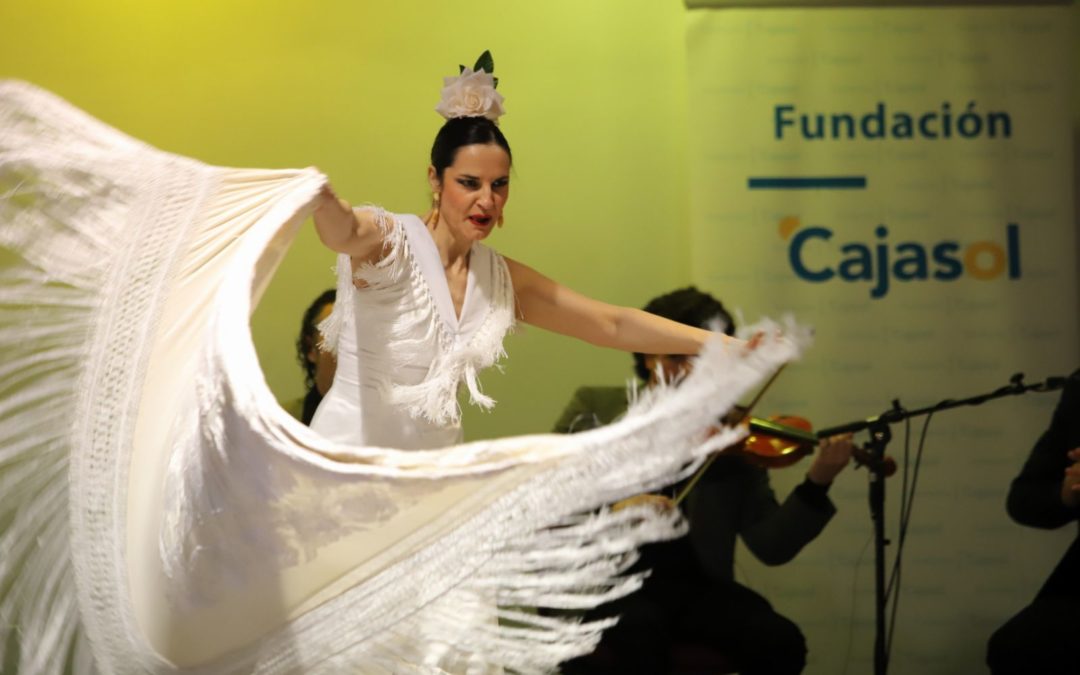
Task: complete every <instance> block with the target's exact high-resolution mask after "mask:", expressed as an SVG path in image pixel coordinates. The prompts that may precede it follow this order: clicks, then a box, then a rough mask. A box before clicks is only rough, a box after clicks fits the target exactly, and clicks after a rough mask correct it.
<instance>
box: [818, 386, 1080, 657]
mask: <svg viewBox="0 0 1080 675" xmlns="http://www.w3.org/2000/svg"><path fill="white" fill-rule="evenodd" d="M1077 373H1080V371H1077ZM1077 373H1074V374H1073V376H1072V377H1076V376H1077ZM1067 380H1068V378H1065V377H1051V378H1048V379H1047V380H1046V381H1045V382H1038V383H1036V384H1025V383H1024V374H1023V373H1017V374H1015V375H1013V376H1012V377H1011V378H1009V384H1007V385H1005V386H1004V387H1000V388H998V389H995V390H994V391H992V392H989V393H986V394H980V395H978V396H972V397H969V398H963V399H956V400H954V399H946V400H944V401H941V402H940V403H938V404H936V405H932V406H928V407H926V408H920V409H918V410H905V409H904V408H903V407H902V406H901V405H900V401H899V399H894V400H893V404H892V408H890V409H888V410H886V411H885V412H883V413H882V414H880V415H878V416H876V417H871V418H868V419H865V420H858V421H855V422H848V423H847V424H841V425H838V426H835V427H829V428H827V429H821V430H819V431H817V432H816V434H815V435H816V436H817V437H818V438H828V437H830V436H835V435H836V434H844V433H855V432H858V431H863V430H867V431H868V432H869V434H870V440H869V441H868V442H867V444H866V446H865V448H866V449H867V450H868V451H869V452H870V454H871V456H872V457H873V461H871V462H870V463H869V464H868V465H867V469H868V470H869V471H870V485H869V500H870V518H871V520H872V521H873V524H874V589H875V590H874V623H875V631H874V675H885V673H886V671H887V670H888V666H889V653H888V647H889V645H887V644H886V640H887V635H888V633H887V626H886V621H885V610H886V606H887V604H888V598H886V592H885V591H886V589H885V547H886V546H887V545H888V544H889V543H890V542H889V541H888V540H887V539H886V538H885V473H884V459H885V448H886V446H887V445H888V444H889V441H890V440H892V430H891V428H890V425H892V424H896V423H898V422H903V421H904V420H908V419H910V418H912V417H920V416H923V415H929V414H932V413H936V412H940V411H942V410H949V409H950V408H958V407H960V406H971V405H980V404H983V403H986V402H987V401H990V400H993V399H996V398H1002V397H1004V396H1019V395H1021V394H1026V393H1028V392H1029V391H1037V392H1044V391H1054V390H1057V389H1061V388H1062V387H1064V386H1065V383H1066V381H1067ZM898 554H899V553H898Z"/></svg>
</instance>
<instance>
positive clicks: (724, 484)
mask: <svg viewBox="0 0 1080 675" xmlns="http://www.w3.org/2000/svg"><path fill="white" fill-rule="evenodd" d="M645 311H647V312H652V313H653V314H658V315H660V316H663V317H666V318H668V319H672V320H674V321H679V322H682V323H685V324H689V325H692V326H698V327H701V328H708V329H712V330H720V331H723V332H724V333H727V334H731V333H733V332H734V328H735V327H734V325H733V321H732V318H731V316H730V315H729V314H728V312H727V311H725V309H724V307H723V305H721V304H720V302H719V301H717V300H716V299H715V298H713V297H712V296H710V295H708V294H705V293H702V292H700V291H698V290H697V289H696V288H693V287H690V288H685V289H682V290H678V291H674V292H672V293H668V294H667V295H663V296H661V297H659V298H656V299H655V300H652V301H651V302H650V303H649V304H648V305H646V306H645ZM634 360H635V371H636V372H637V375H638V377H640V378H641V379H642V380H643V381H644V382H645V383H646V384H647V386H652V385H655V384H656V383H657V381H658V377H660V375H661V374H662V376H663V377H664V379H665V380H668V381H674V382H677V381H678V379H679V378H680V377H681V375H682V374H683V373H684V372H686V371H687V370H688V369H689V367H691V366H692V361H690V360H688V359H687V358H685V357H682V356H671V355H652V354H635V355H634ZM658 366H659V368H658ZM626 407H627V392H626V388H625V387H583V388H581V389H579V390H578V391H577V392H576V393H575V394H574V398H573V400H572V401H571V403H570V405H569V406H568V407H567V408H566V410H565V412H564V413H563V415H562V417H561V418H560V419H559V422H558V423H557V425H556V428H555V430H556V431H559V432H576V431H584V430H586V429H590V428H593V427H596V426H600V425H603V424H607V423H609V422H611V421H612V420H614V419H615V418H617V417H619V416H620V415H621V414H622V413H623V412H625V410H626ZM851 449H852V448H851V441H850V435H848V436H843V437H837V438H833V439H829V440H828V441H825V442H823V443H822V444H821V447H820V448H819V449H818V451H817V452H816V454H815V455H814V460H813V463H812V464H811V466H810V469H809V472H808V474H807V478H806V480H805V481H804V482H803V483H802V484H800V485H799V486H798V487H796V488H795V490H794V491H793V492H792V493H791V495H789V496H788V498H787V499H786V500H785V501H784V503H783V504H782V505H781V504H778V503H777V501H776V497H775V496H774V494H773V491H772V488H771V487H770V486H769V475H768V473H767V472H766V471H765V469H762V468H759V467H757V466H752V465H750V464H749V463H747V462H746V461H745V460H744V459H742V458H741V457H737V456H725V455H720V456H718V457H717V458H716V459H715V461H714V462H713V463H712V465H711V466H710V467H709V469H708V470H707V471H706V473H705V474H704V476H703V477H702V478H701V480H700V482H698V484H697V485H696V486H695V487H694V488H693V490H692V491H691V492H690V494H689V496H688V497H687V498H686V500H685V501H684V502H683V503H682V505H681V506H680V508H682V509H683V514H684V516H685V517H686V518H687V520H688V522H689V525H690V532H689V535H688V536H686V537H684V538H681V539H677V540H674V541H669V542H661V543H657V544H651V545H649V546H647V547H645V549H643V550H642V558H641V560H640V561H639V562H638V563H637V564H636V565H635V566H634V570H635V571H636V570H641V569H651V570H652V574H651V575H650V576H649V577H648V578H647V579H646V580H645V585H644V587H643V588H642V589H641V590H640V591H638V592H637V593H634V594H632V595H629V596H627V597H625V598H622V599H620V600H617V601H615V602H613V603H611V604H608V605H605V606H603V607H600V608H598V609H597V610H595V612H596V613H595V614H590V616H589V618H596V617H597V616H615V615H618V616H620V619H619V623H618V624H617V625H616V626H614V627H613V628H611V629H609V630H608V631H606V632H605V634H604V637H603V640H602V642H601V643H600V647H599V648H598V649H597V651H596V652H594V653H593V654H590V655H588V656H585V657H581V658H579V659H575V660H573V661H570V662H568V663H565V664H563V672H564V673H565V674H566V675H579V674H582V675H583V674H586V673H588V674H591V673H620V674H626V673H642V674H644V673H648V674H649V675H663V674H664V673H668V672H671V663H670V662H669V654H670V652H671V647H672V645H674V644H676V643H696V644H700V645H707V646H709V647H711V648H713V649H714V650H716V651H719V652H720V653H722V654H723V656H724V657H725V659H726V660H728V661H730V663H731V665H732V666H733V667H735V668H737V669H738V672H740V673H743V674H744V675H752V674H754V673H768V674H769V675H784V674H786V673H798V672H801V671H802V669H803V667H804V665H805V663H806V643H805V640H804V638H803V635H802V633H801V632H800V630H799V628H798V626H796V625H795V624H794V623H793V622H791V621H790V620H788V619H787V618H785V617H783V616H781V615H780V614H778V613H777V612H776V611H775V610H774V609H773V608H772V606H771V605H770V604H769V602H768V601H767V600H765V598H763V597H761V596H760V595H758V594H757V593H755V592H754V591H752V590H750V589H749V588H746V587H745V586H742V585H741V584H739V583H737V582H736V581H735V579H734V564H735V536H736V535H740V536H742V538H743V541H744V542H745V543H746V546H747V547H748V548H749V549H750V551H751V552H753V554H754V555H755V556H757V557H758V558H759V559H760V560H761V561H762V562H764V563H765V564H767V565H779V564H782V563H785V562H788V561H789V560H791V559H792V558H793V557H795V555H796V554H797V553H798V552H799V551H800V550H801V549H802V548H803V546H805V545H806V544H807V543H808V542H810V541H811V540H812V539H814V537H816V536H817V535H818V534H819V533H820V532H821V531H822V529H823V528H824V527H825V524H826V523H828V522H829V519H830V518H832V516H833V514H834V513H835V512H836V507H835V506H833V503H832V501H831V500H830V499H829V497H828V491H829V486H830V484H831V483H832V481H833V479H834V478H835V477H836V475H837V474H838V473H839V472H840V471H841V470H842V469H843V468H844V467H845V466H846V465H847V463H848V461H849V460H850V457H851Z"/></svg>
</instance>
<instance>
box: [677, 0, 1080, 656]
mask: <svg viewBox="0 0 1080 675" xmlns="http://www.w3.org/2000/svg"><path fill="white" fill-rule="evenodd" d="M1069 26H1070V21H1069V10H1068V9H1062V8H1025V9H1019V8H1011V9H1003V8H998V9H987V8H982V9H934V10H928V9H919V10H913V9H787V10H776V9H771V10H754V9H746V10H724V11H710V10H702V11H693V12H689V13H688V26H687V43H688V49H689V54H688V62H689V68H690V74H689V87H690V115H691V126H690V132H691V133H690V138H691V150H690V155H691V180H692V187H691V199H692V205H691V217H692V232H693V247H694V253H693V256H694V258H693V265H694V279H695V282H696V283H697V284H698V285H699V286H700V287H702V288H703V289H706V290H708V291H710V292H712V293H713V294H715V295H717V296H718V297H720V298H721V299H722V300H723V301H724V302H725V303H726V304H728V305H731V306H737V307H741V308H742V309H743V310H744V312H745V313H746V315H747V318H755V317H756V316H758V315H774V316H775V315H777V314H779V313H782V312H786V311H792V312H794V313H795V315H796V317H797V318H798V319H799V320H801V321H803V322H809V323H812V324H813V325H814V326H815V328H816V332H817V340H816V345H815V348H814V349H813V350H812V351H811V352H810V354H809V355H808V356H807V358H806V359H805V361H804V362H803V363H801V364H798V365H796V366H794V367H792V368H789V369H788V370H789V372H785V373H784V374H783V375H782V376H781V378H780V380H779V381H778V383H777V384H776V385H775V386H774V388H775V389H776V390H777V391H775V392H771V393H770V394H769V395H768V397H767V399H766V401H765V402H764V403H762V404H761V407H760V408H759V410H760V411H761V412H762V413H767V412H777V413H780V412H783V413H796V414H798V413H802V414H805V415H808V416H810V417H811V419H812V420H813V421H814V422H815V423H816V424H817V426H819V427H828V426H833V425H836V424H839V423H841V422H847V421H850V420H857V419H863V418H867V417H870V416H873V415H876V414H879V413H881V412H882V411H884V410H885V409H886V408H888V407H889V406H890V405H891V403H892V401H893V399H895V398H899V399H900V403H901V404H902V405H904V406H905V407H907V408H917V407H922V406H925V405H929V404H932V403H935V402H937V401H939V400H941V399H944V398H960V397H965V396H970V395H973V394H976V393H981V392H984V391H988V390H990V389H994V388H997V387H998V386H1001V385H1004V384H1006V383H1007V382H1008V379H1009V377H1010V376H1011V375H1012V374H1013V373H1015V372H1018V371H1023V372H1024V373H1026V374H1027V376H1028V379H1029V380H1037V379H1041V378H1045V377H1046V376H1048V375H1052V374H1068V373H1069V372H1071V371H1072V370H1074V369H1075V368H1076V367H1077V365H1078V364H1080V338H1078V335H1080V333H1078V325H1077V316H1076V308H1077V287H1076V286H1077V281H1076V280H1077V276H1076V265H1077V260H1076V251H1077V247H1076V240H1075V228H1074V224H1073V213H1074V212H1073V205H1072V199H1073V195H1072V186H1073V185H1074V182H1073V173H1072V172H1073V157H1072V145H1071V142H1070V139H1071V130H1070V120H1069V109H1070V107H1069V106H1070V99H1069V78H1070V70H1069V64H1070V63H1071V58H1072V53H1071V49H1070V44H1069V37H1070V35H1069ZM1055 402H1056V396H1055V395H1048V394H1030V395H1028V396H1026V397H1023V398H1011V399H1006V400H1000V401H995V402H992V403H988V404H986V405H984V406H982V407H979V408H967V409H959V410H955V411H950V412H946V413H941V414H939V415H937V416H936V417H935V418H934V419H933V421H932V423H931V425H930V429H929V434H928V436H927V442H926V451H925V455H924V459H923V461H922V473H921V476H920V478H919V483H918V489H917V492H916V502H915V506H914V511H913V519H912V527H911V530H910V531H909V535H908V543H907V549H906V551H905V566H904V573H903V586H902V588H903V591H902V594H901V597H900V606H899V613H898V616H897V627H896V633H895V646H894V649H893V654H892V665H891V667H890V671H889V672H891V673H911V674H913V675H914V674H916V673H918V674H919V675H924V674H926V673H973V672H983V671H984V670H985V666H984V665H983V659H984V653H985V645H986V640H987V638H988V637H989V635H990V634H991V633H992V632H993V630H994V629H995V628H996V627H997V626H998V625H1000V624H1001V623H1002V622H1004V621H1005V620H1006V619H1007V618H1008V617H1009V616H1011V615H1012V614H1014V613H1015V612H1016V611H1018V610H1019V609H1020V608H1021V607H1022V606H1023V605H1025V604H1027V603H1028V602H1029V601H1030V600H1031V598H1032V597H1033V595H1034V593H1035V591H1036V590H1037V589H1038V587H1039V585H1040V584H1041V583H1042V581H1043V580H1044V579H1045V577H1046V576H1047V575H1048V574H1049V572H1050V569H1051V568H1052V567H1053V564H1054V563H1055V562H1056V560H1057V559H1058V558H1059V557H1060V555H1061V553H1062V552H1063V550H1064V548H1065V538H1066V537H1069V536H1074V535H1075V533H1074V532H1061V533H1047V532H1043V531H1034V530H1030V529H1026V528H1021V527H1020V526H1017V525H1015V524H1013V523H1012V522H1010V521H1009V519H1008V516H1007V515H1006V513H1005V508H1004V501H1005V494H1006V491H1007V489H1008V485H1009V482H1010V481H1011V479H1012V478H1013V477H1014V476H1015V475H1016V473H1017V472H1018V471H1019V469H1020V466H1021V464H1022V463H1023V461H1024V458H1025V457H1026V454H1027V452H1028V450H1030V448H1031V446H1032V445H1033V443H1034V441H1035V439H1036V438H1037V436H1038V434H1039V433H1040V432H1041V431H1042V429H1043V428H1045V426H1046V424H1047V423H1048V421H1049V417H1050V411H1051V409H1052V407H1053V404H1054V403H1055ZM919 424H921V421H919ZM919 428H920V426H918V425H916V427H915V429H916V430H918V429H919ZM903 431H904V429H903V428H902V427H900V428H896V429H894V433H895V434H896V436H897V438H896V440H894V442H893V444H892V446H891V451H892V454H893V455H894V456H897V460H898V461H901V463H902V457H900V456H899V455H902V452H903ZM914 441H917V438H914V439H913V444H914ZM804 470H805V468H804V469H802V470H800V469H793V470H791V472H790V473H788V474H781V473H775V474H774V478H773V482H774V485H775V486H776V488H777V492H778V496H779V497H780V498H781V499H782V498H784V497H785V496H786V495H787V492H788V491H789V490H790V488H791V486H792V485H794V484H795V483H797V482H798V481H800V480H801V479H802V474H803V471H804ZM862 473H863V472H860V473H859V474H856V473H854V472H850V473H845V474H843V475H841V477H840V478H839V479H838V482H837V484H836V485H835V486H834V487H833V489H832V493H831V494H832V496H833V498H834V500H835V501H836V502H837V504H838V506H839V509H840V512H839V514H838V515H837V517H836V518H835V519H834V522H833V523H831V524H830V526H829V528H828V529H827V530H826V532H825V533H824V534H823V535H822V536H821V538H820V539H819V540H818V541H815V542H814V543H813V544H811V545H810V546H809V547H808V548H807V549H806V550H805V551H804V552H803V553H802V555H801V556H800V557H799V558H797V559H796V561H795V562H793V563H791V564H789V565H786V566H784V567H782V568H777V569H764V568H762V567H761V566H760V565H757V564H756V563H755V562H754V561H752V558H751V556H750V555H749V554H748V553H747V552H746V551H745V550H743V551H742V552H741V553H740V561H739V562H740V569H741V573H742V575H743V580H744V581H746V582H747V583H748V584H749V585H750V586H752V587H754V588H756V589H757V590H759V591H761V592H763V593H764V594H765V595H766V596H767V597H769V598H770V600H772V601H773V602H774V604H775V605H776V607H777V609H778V610H779V611H781V612H782V613H784V614H786V615H788V616H790V617H791V618H792V619H794V620H795V621H796V622H797V623H799V624H800V626H801V627H802V628H803V631H804V633H805V634H806V636H807V639H808V643H809V648H810V666H809V668H808V672H811V673H829V674H832V673H841V672H845V669H846V672H851V673H866V672H872V662H871V658H872V648H873V641H872V638H873V630H874V621H873V577H872V570H873V552H872V550H870V549H869V548H868V547H867V544H868V540H869V537H870V533H871V524H870V520H869V516H868V513H867V507H866V486H865V478H864V477H863V476H862ZM900 488H901V482H900V480H895V479H894V480H892V481H890V482H889V484H888V490H889V497H890V498H889V503H888V507H887V518H888V523H889V535H890V537H891V538H892V539H893V541H894V544H895V541H896V536H897V531H896V517H897V515H898V507H899V501H898V498H899V494H900ZM894 549H895V545H893V546H891V547H889V553H890V555H891V554H892V553H893V552H894Z"/></svg>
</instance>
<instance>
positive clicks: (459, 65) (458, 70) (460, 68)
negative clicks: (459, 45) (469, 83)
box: [457, 63, 465, 75]
mask: <svg viewBox="0 0 1080 675" xmlns="http://www.w3.org/2000/svg"><path fill="white" fill-rule="evenodd" d="M464 72H465V66H463V65H461V64H460V63H459V64H458V67H457V74H458V75H460V74H462V73H464Z"/></svg>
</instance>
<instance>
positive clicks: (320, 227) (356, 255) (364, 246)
mask: <svg viewBox="0 0 1080 675" xmlns="http://www.w3.org/2000/svg"><path fill="white" fill-rule="evenodd" d="M315 231H316V232H318V234H319V240H320V241H322V243H323V244H325V245H326V247H327V248H329V249H331V250H333V251H337V252H338V253H345V254H347V255H349V256H352V258H353V261H355V262H357V263H360V262H371V261H374V260H376V259H377V258H378V257H379V255H380V254H381V252H382V249H383V231H382V229H381V228H380V227H379V225H378V223H377V222H376V218H375V214H374V212H372V211H370V210H367V209H354V208H352V207H351V206H350V205H349V203H348V202H347V201H345V200H344V199H340V198H338V196H337V195H336V194H334V191H333V189H332V188H331V187H330V186H329V185H324V186H323V189H322V192H320V193H319V199H318V202H317V203H316V206H315Z"/></svg>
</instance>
